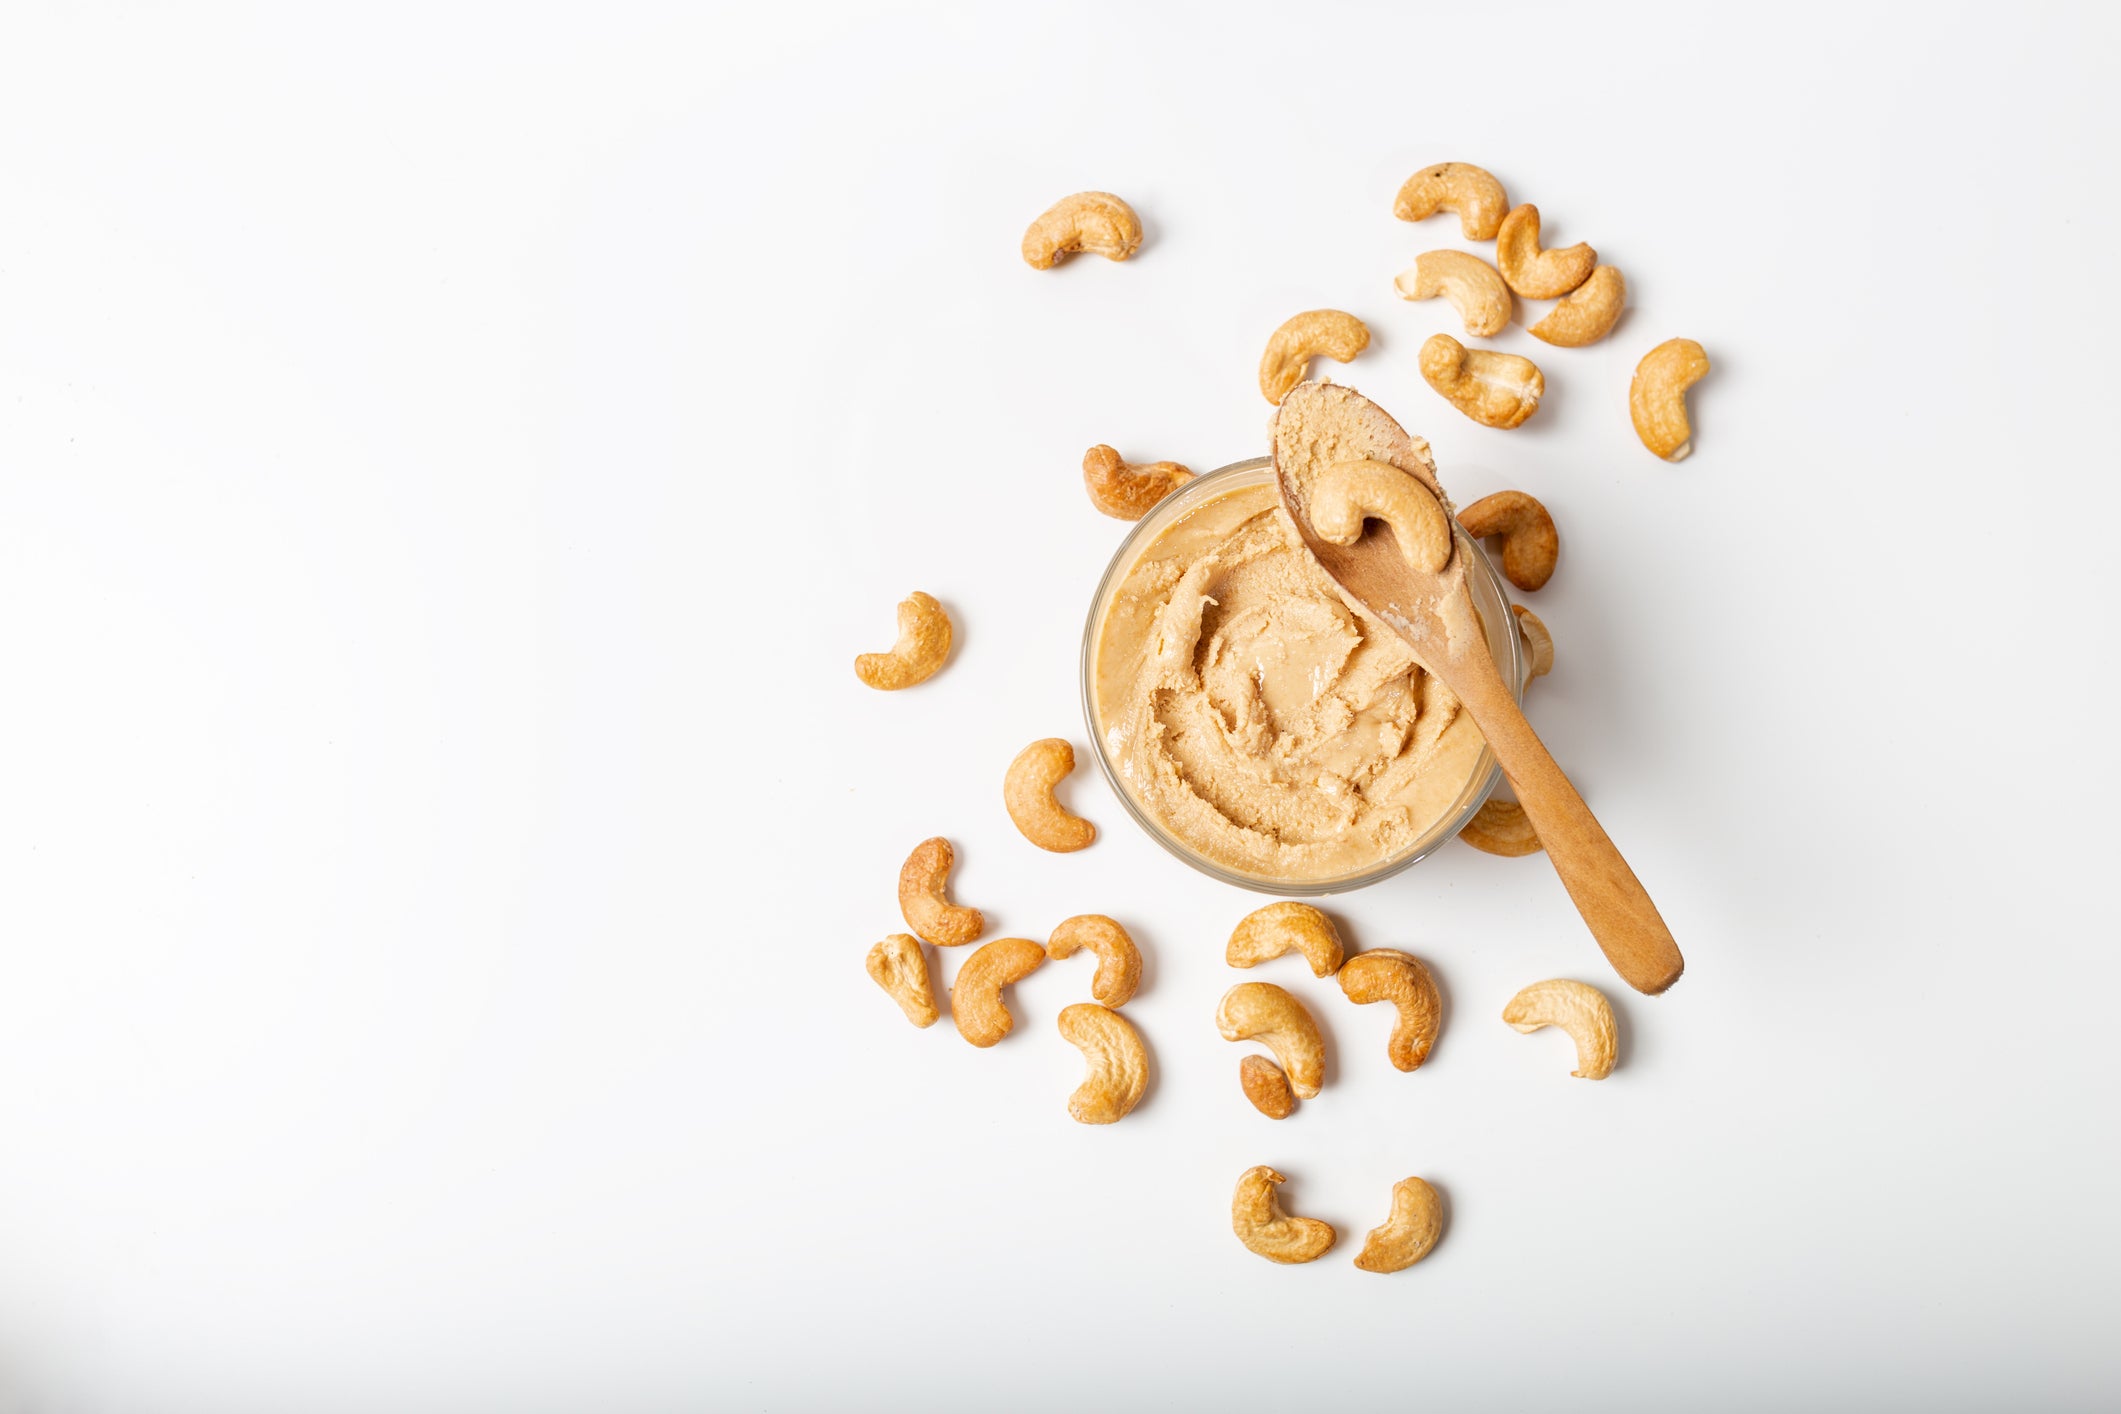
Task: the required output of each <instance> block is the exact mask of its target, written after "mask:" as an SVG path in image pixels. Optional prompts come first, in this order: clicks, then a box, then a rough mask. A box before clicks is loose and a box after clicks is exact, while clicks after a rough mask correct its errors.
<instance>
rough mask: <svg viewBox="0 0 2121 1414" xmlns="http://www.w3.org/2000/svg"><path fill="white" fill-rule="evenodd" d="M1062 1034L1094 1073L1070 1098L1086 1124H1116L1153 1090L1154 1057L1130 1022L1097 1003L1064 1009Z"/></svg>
mask: <svg viewBox="0 0 2121 1414" xmlns="http://www.w3.org/2000/svg"><path fill="white" fill-rule="evenodd" d="M1060 1033H1061V1035H1062V1036H1064V1037H1066V1038H1067V1041H1068V1044H1070V1045H1072V1046H1074V1047H1075V1048H1076V1049H1078V1050H1080V1051H1081V1052H1082V1053H1083V1059H1084V1060H1085V1061H1087V1062H1088V1063H1089V1066H1090V1069H1089V1072H1088V1073H1087V1074H1086V1075H1085V1076H1084V1077H1083V1083H1082V1084H1080V1085H1078V1086H1076V1087H1075V1093H1074V1094H1073V1095H1071V1096H1069V1097H1068V1113H1069V1114H1071V1115H1073V1116H1074V1117H1075V1118H1076V1120H1077V1121H1079V1122H1080V1123H1083V1124H1111V1123H1113V1122H1114V1121H1115V1120H1119V1119H1122V1118H1124V1117H1125V1116H1126V1114H1127V1112H1128V1111H1129V1110H1131V1109H1133V1108H1134V1107H1135V1106H1136V1105H1138V1104H1140V1103H1141V1097H1142V1091H1144V1090H1146V1089H1148V1087H1149V1052H1148V1051H1147V1049H1145V1048H1144V1047H1143V1045H1142V1038H1141V1036H1140V1034H1139V1033H1137V1032H1136V1031H1135V1029H1134V1027H1133V1026H1132V1025H1131V1024H1129V1022H1128V1021H1127V1018H1125V1017H1124V1016H1121V1015H1120V1014H1119V1013H1118V1012H1116V1011H1113V1010H1112V1009H1111V1008H1110V1007H1101V1006H1099V1005H1098V1004H1097V1003H1096V1002H1077V1003H1075V1004H1074V1005H1073V1006H1066V1007H1062V1008H1061V1014H1060Z"/></svg>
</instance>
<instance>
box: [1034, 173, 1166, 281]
mask: <svg viewBox="0 0 2121 1414" xmlns="http://www.w3.org/2000/svg"><path fill="white" fill-rule="evenodd" d="M1141 243H1142V223H1141V218H1140V217H1139V216H1136V215H1135V214H1134V208H1133V207H1131V206H1129V205H1127V203H1126V202H1124V201H1121V200H1120V199H1119V198H1118V197H1116V196H1114V195H1113V194H1112V193H1111V192H1108V191H1079V192H1077V193H1076V194H1075V195H1073V196H1064V197H1062V198H1061V199H1060V200H1059V201H1056V202H1054V203H1053V205H1051V206H1049V207H1047V208H1046V213H1045V215H1043V216H1041V217H1039V218H1038V219H1037V220H1036V221H1033V222H1032V223H1031V229H1029V230H1027V231H1025V232H1024V246H1023V250H1024V263H1025V264H1026V265H1029V266H1030V267H1031V268H1032V269H1033V270H1051V269H1052V268H1053V267H1054V266H1056V265H1058V264H1060V262H1061V258H1062V257H1063V256H1066V255H1071V254H1073V253H1074V252H1076V251H1079V250H1087V251H1089V252H1091V253H1092V254H1094V255H1102V256H1103V257H1105V259H1107V260H1125V259H1126V258H1127V257H1128V256H1130V255H1132V254H1134V252H1135V251H1136V250H1137V249H1138V248H1139V247H1140V246H1141Z"/></svg>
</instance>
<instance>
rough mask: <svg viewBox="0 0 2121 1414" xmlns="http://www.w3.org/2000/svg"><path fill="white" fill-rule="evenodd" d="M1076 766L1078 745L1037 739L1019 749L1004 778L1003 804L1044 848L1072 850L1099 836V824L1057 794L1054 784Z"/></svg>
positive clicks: (1018, 825) (1052, 738)
mask: <svg viewBox="0 0 2121 1414" xmlns="http://www.w3.org/2000/svg"><path fill="white" fill-rule="evenodd" d="M1074 769H1075V748H1074V747H1072V746H1070V745H1069V744H1068V743H1067V742H1065V741H1063V740H1062V739H1061V738H1059V737H1057V736H1049V737H1047V738H1045V739H1044V740H1042V741H1034V742H1032V743H1031V744H1030V745H1029V746H1027V747H1025V748H1024V749H1023V750H1022V751H1019V752H1017V753H1016V759H1015V760H1014V761H1011V762H1010V763H1009V774H1008V775H1006V776H1004V777H1003V778H1002V804H1003V805H1006V806H1007V807H1008V808H1009V818H1010V819H1011V820H1014V821H1015V822H1016V828H1017V829H1018V830H1019V831H1020V832H1021V833H1022V834H1023V837H1024V838H1025V839H1027V840H1029V841H1031V843H1033V844H1035V845H1037V846H1038V847H1039V848H1040V849H1050V850H1052V851H1053V852H1054V853H1055V854H1070V853H1073V852H1074V851H1076V850H1078V849H1083V848H1086V847H1087V846H1088V845H1089V844H1090V842H1091V841H1092V840H1094V839H1096V838H1097V826H1095V825H1093V824H1091V823H1090V822H1089V821H1088V820H1085V819H1083V818H1082V817H1081V816H1080V815H1071V814H1069V813H1068V811H1067V810H1066V809H1064V808H1063V807H1062V805H1061V803H1060V802H1059V801H1058V800H1055V799H1054V798H1053V788H1054V787H1055V786H1057V785H1059V784H1060V783H1061V782H1062V781H1064V780H1066V779H1067V777H1068V773H1069V772H1070V771H1073V770H1074Z"/></svg>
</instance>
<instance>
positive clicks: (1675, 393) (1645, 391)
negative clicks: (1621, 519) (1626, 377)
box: [1628, 339, 1709, 462]
mask: <svg viewBox="0 0 2121 1414" xmlns="http://www.w3.org/2000/svg"><path fill="white" fill-rule="evenodd" d="M1708 371H1709V356H1708V354H1706V353H1705V352H1703V351H1702V348H1701V345H1699V344H1697V343H1695V342H1694V341H1693V340H1692V339H1666V340H1665V341H1664V342H1663V343H1661V344H1659V345H1658V346H1657V347H1656V348H1654V349H1651V350H1650V351H1649V352H1648V353H1646V354H1644V355H1643V356H1642V362H1641V363H1638V364H1636V365H1635V381H1634V382H1633V383H1631V384H1629V385H1628V416H1630V417H1632V418H1633V419H1634V420H1635V435H1636V436H1637V437H1640V438H1641V439H1642V445H1643V446H1645V447H1648V448H1649V449H1650V450H1651V451H1653V452H1655V453H1656V454H1657V455H1658V456H1660V457H1663V458H1664V459H1665V460H1666V461H1668V462H1676V461H1683V460H1685V458H1686V454H1687V453H1688V452H1691V451H1692V450H1694V428H1693V424H1691V423H1690V422H1688V421H1687V412H1686V390H1687V389H1689V388H1691V387H1693V386H1694V385H1695V384H1696V383H1699V382H1700V381H1701V380H1702V377H1703V376H1704V375H1705V374H1707V372H1708Z"/></svg>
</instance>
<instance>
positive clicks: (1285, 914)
mask: <svg viewBox="0 0 2121 1414" xmlns="http://www.w3.org/2000/svg"><path fill="white" fill-rule="evenodd" d="M1291 949H1294V950H1295V951H1297V952H1300V953H1302V954H1303V955H1304V961H1306V962H1308V963H1310V964H1311V975H1312V976H1314V977H1330V976H1332V975H1333V973H1334V972H1335V971H1336V970H1337V969H1338V968H1339V967H1340V959H1341V957H1342V956H1343V953H1344V950H1343V949H1342V947H1341V945H1340V930H1339V929H1337V928H1335V927H1334V926H1333V920H1332V919H1330V918H1328V917H1326V915H1324V914H1323V913H1320V912H1319V911H1318V910H1317V909H1315V908H1313V907H1311V905H1310V904H1308V903H1270V904H1268V905H1267V906H1266V907H1264V908H1255V909H1253V910H1252V911H1251V912H1250V913H1248V914H1246V915H1245V916H1244V917H1243V918H1242V919H1240V920H1238V924H1237V927H1236V929H1235V930H1234V931H1233V932H1232V933H1231V934H1230V942H1229V945H1228V946H1227V947H1225V948H1224V949H1223V960H1224V961H1225V962H1227V963H1229V964H1230V965H1231V966H1232V967H1257V966H1258V965H1259V964H1260V963H1262V962H1265V961H1266V960H1267V959H1268V958H1271V957H1280V956H1281V955H1282V954H1283V953H1285V952H1288V951H1290V950H1291Z"/></svg>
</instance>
